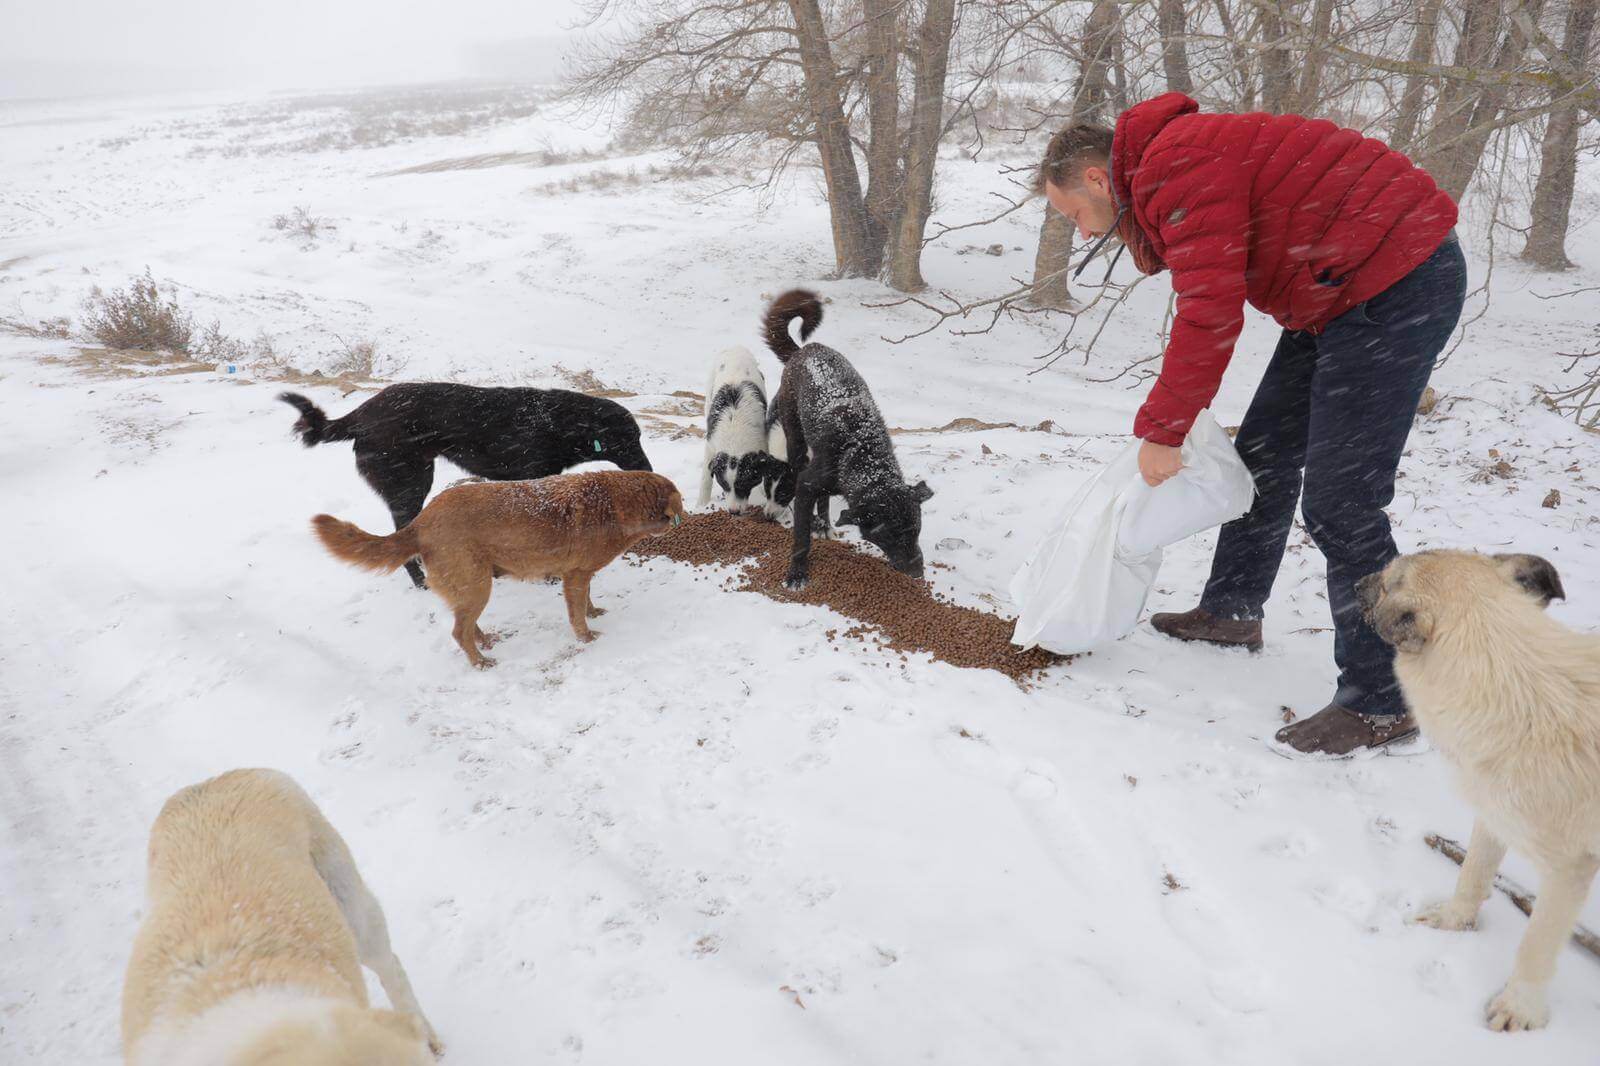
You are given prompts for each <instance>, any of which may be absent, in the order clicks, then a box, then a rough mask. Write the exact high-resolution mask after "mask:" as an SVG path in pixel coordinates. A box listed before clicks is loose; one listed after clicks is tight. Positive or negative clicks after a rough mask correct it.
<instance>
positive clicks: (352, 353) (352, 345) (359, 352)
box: [328, 334, 378, 378]
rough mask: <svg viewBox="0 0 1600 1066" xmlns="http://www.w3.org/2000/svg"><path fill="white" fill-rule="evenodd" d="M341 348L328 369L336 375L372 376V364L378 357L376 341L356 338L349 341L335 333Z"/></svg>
mask: <svg viewBox="0 0 1600 1066" xmlns="http://www.w3.org/2000/svg"><path fill="white" fill-rule="evenodd" d="M335 337H336V338H337V340H338V341H339V344H340V345H341V348H340V350H339V351H337V352H335V353H334V356H333V359H332V361H331V362H329V363H328V370H329V371H330V372H331V373H332V374H334V375H335V376H336V377H354V378H371V377H372V364H373V361H374V360H376V359H377V357H378V345H377V342H376V341H371V340H365V339H360V338H358V339H356V340H353V341H347V340H345V339H344V338H343V337H339V336H338V335H337V334H335Z"/></svg>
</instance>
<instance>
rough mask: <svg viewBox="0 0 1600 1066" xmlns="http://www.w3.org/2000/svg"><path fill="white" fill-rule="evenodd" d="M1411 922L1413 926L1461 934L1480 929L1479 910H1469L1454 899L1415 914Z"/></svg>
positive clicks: (1443, 901)
mask: <svg viewBox="0 0 1600 1066" xmlns="http://www.w3.org/2000/svg"><path fill="white" fill-rule="evenodd" d="M1411 922H1412V924H1413V925H1426V926H1428V927H1429V928H1431V929H1443V930H1445V931H1446V932H1450V933H1459V932H1463V931H1465V930H1468V929H1476V928H1478V908H1476V907H1472V908H1468V907H1467V906H1465V905H1464V904H1461V903H1458V902H1457V901H1456V900H1454V899H1447V900H1442V901H1441V902H1439V903H1434V904H1431V905H1429V906H1427V907H1424V908H1422V909H1421V910H1420V911H1418V912H1417V913H1416V914H1413V915H1412V916H1411Z"/></svg>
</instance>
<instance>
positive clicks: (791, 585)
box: [783, 570, 811, 592]
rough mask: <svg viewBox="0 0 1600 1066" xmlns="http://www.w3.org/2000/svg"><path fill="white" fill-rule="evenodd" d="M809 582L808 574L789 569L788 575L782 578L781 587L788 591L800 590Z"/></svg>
mask: <svg viewBox="0 0 1600 1066" xmlns="http://www.w3.org/2000/svg"><path fill="white" fill-rule="evenodd" d="M809 584H811V578H810V576H809V575H808V574H805V573H801V572H798V571H794V570H791V571H789V576H788V577H786V578H784V579H783V587H784V588H786V589H788V590H789V591H790V592H800V591H802V590H804V589H805V587H806V586H807V585H809Z"/></svg>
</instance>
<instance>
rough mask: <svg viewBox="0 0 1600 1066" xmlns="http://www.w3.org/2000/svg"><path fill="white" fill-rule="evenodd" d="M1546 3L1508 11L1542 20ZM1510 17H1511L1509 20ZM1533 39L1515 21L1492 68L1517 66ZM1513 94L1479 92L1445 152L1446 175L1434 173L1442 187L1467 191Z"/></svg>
mask: <svg viewBox="0 0 1600 1066" xmlns="http://www.w3.org/2000/svg"><path fill="white" fill-rule="evenodd" d="M1543 6H1544V0H1526V2H1523V3H1517V2H1515V0H1513V2H1512V3H1511V5H1510V7H1509V9H1508V11H1507V14H1508V15H1509V14H1512V13H1515V12H1516V11H1518V10H1521V11H1524V12H1526V13H1527V14H1528V17H1529V18H1531V19H1533V20H1534V22H1535V23H1537V22H1538V19H1539V12H1540V10H1541V9H1542V8H1543ZM1507 21H1510V20H1507ZM1528 44H1529V39H1528V36H1527V34H1525V33H1524V32H1523V31H1522V28H1521V27H1520V26H1518V25H1517V24H1516V23H1515V22H1514V21H1512V22H1511V24H1510V27H1509V28H1508V29H1507V30H1506V35H1505V38H1504V39H1503V40H1502V41H1501V42H1500V47H1499V48H1498V49H1497V50H1496V51H1495V57H1494V64H1493V66H1492V68H1491V69H1493V70H1497V71H1510V70H1515V69H1516V67H1517V65H1518V64H1519V63H1521V62H1522V56H1523V53H1525V52H1526V51H1527V50H1528ZM1510 95H1511V90H1510V87H1509V86H1508V85H1486V86H1483V87H1482V88H1481V89H1480V90H1479V91H1478V93H1477V94H1476V97H1477V99H1476V100H1475V101H1474V103H1473V106H1472V109H1471V113H1470V114H1469V115H1468V117H1467V121H1466V124H1465V132H1464V133H1463V134H1461V135H1460V136H1458V137H1457V138H1456V139H1455V140H1454V141H1453V142H1452V143H1451V144H1450V145H1449V146H1448V147H1446V148H1445V149H1444V150H1443V152H1442V155H1443V158H1444V166H1443V168H1442V169H1443V173H1444V179H1443V180H1442V181H1441V180H1440V179H1439V175H1438V174H1437V173H1436V174H1434V180H1435V181H1438V182H1439V187H1440V188H1442V189H1444V191H1445V192H1448V193H1449V194H1450V195H1451V196H1452V197H1454V198H1455V199H1456V200H1457V201H1459V200H1460V199H1461V197H1462V196H1463V195H1465V194H1466V191H1467V186H1468V185H1470V184H1471V183H1472V176H1473V175H1474V174H1476V173H1477V171H1478V163H1479V161H1480V160H1482V159H1483V150H1484V149H1485V148H1487V147H1488V146H1489V138H1490V137H1492V136H1493V135H1494V130H1495V126H1496V124H1497V123H1498V121H1499V118H1500V112H1501V110H1502V109H1504V107H1505V105H1506V100H1507V99H1508V98H1509V96H1510Z"/></svg>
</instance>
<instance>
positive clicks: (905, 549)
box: [763, 289, 933, 589]
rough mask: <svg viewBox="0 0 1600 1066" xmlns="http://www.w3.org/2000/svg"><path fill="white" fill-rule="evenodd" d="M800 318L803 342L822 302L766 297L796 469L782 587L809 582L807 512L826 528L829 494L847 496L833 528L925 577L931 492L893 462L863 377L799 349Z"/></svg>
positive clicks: (781, 418)
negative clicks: (851, 530)
mask: <svg viewBox="0 0 1600 1066" xmlns="http://www.w3.org/2000/svg"><path fill="white" fill-rule="evenodd" d="M796 318H798V319H800V339H801V340H802V341H806V340H809V339H810V337H811V334H812V333H813V332H814V331H815V330H816V328H817V326H818V325H819V324H821V322H822V301H821V300H819V299H818V298H817V294H816V293H814V292H808V291H806V290H804V289H795V290H793V291H791V292H786V293H784V294H783V295H782V296H779V297H778V298H777V299H776V300H774V301H772V304H771V306H769V307H768V308H767V314H766V318H765V319H764V323H763V324H764V326H765V329H766V338H767V347H769V348H771V349H772V354H774V355H776V356H777V357H778V362H780V363H782V364H783V379H782V381H781V383H780V384H779V386H778V394H777V396H775V397H773V401H772V406H773V414H775V415H776V416H777V424H778V425H780V426H782V428H783V435H784V438H785V445H786V447H787V450H788V457H789V468H790V470H791V471H792V472H793V474H794V551H793V554H792V556H791V557H790V560H789V573H788V576H787V577H786V578H785V579H784V584H785V585H787V586H788V587H789V588H792V589H801V588H804V587H805V586H806V582H807V580H809V578H810V566H811V522H812V514H813V511H814V512H815V514H816V517H817V518H818V519H819V520H820V521H821V523H822V531H823V535H824V536H826V535H827V530H828V498H829V497H830V496H835V495H837V496H843V497H844V499H845V503H847V504H848V505H849V506H847V507H846V508H845V509H844V510H842V511H840V512H839V524H840V525H842V526H844V525H854V526H858V527H859V528H860V530H861V535H862V536H863V537H865V538H866V539H867V540H868V541H869V542H871V543H872V544H874V545H876V546H877V547H878V548H879V550H881V551H882V552H883V553H884V554H885V555H887V556H888V557H889V564H890V565H891V566H893V567H894V568H895V569H896V570H898V571H900V572H901V573H902V574H910V575H911V576H912V577H918V578H920V577H921V576H922V549H921V547H920V546H919V545H918V543H917V541H918V539H919V538H920V537H921V536H922V505H923V503H924V502H926V501H927V500H928V499H929V498H930V497H932V496H933V490H932V489H930V488H928V485H927V482H924V481H919V482H917V483H916V484H915V485H909V484H907V483H906V480H905V475H903V474H902V473H901V472H900V463H899V462H898V461H897V460H896V459H895V455H894V443H893V442H892V441H891V440H890V439H889V427H888V426H887V425H885V424H884V421H883V415H881V414H880V413H879V412H878V405H877V404H876V403H875V402H873V399H872V393H871V391H870V390H869V389H868V388H867V383H866V381H864V380H863V379H862V377H861V375H860V374H858V373H856V368H855V367H854V366H852V365H850V360H848V359H846V358H845V357H844V356H843V355H840V354H839V353H838V352H836V351H834V350H833V349H832V348H829V347H827V346H826V345H822V344H806V345H805V347H803V348H802V347H800V346H799V345H797V344H795V342H794V339H793V338H792V337H791V336H790V335H789V324H790V323H791V322H792V321H794V319H796Z"/></svg>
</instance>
